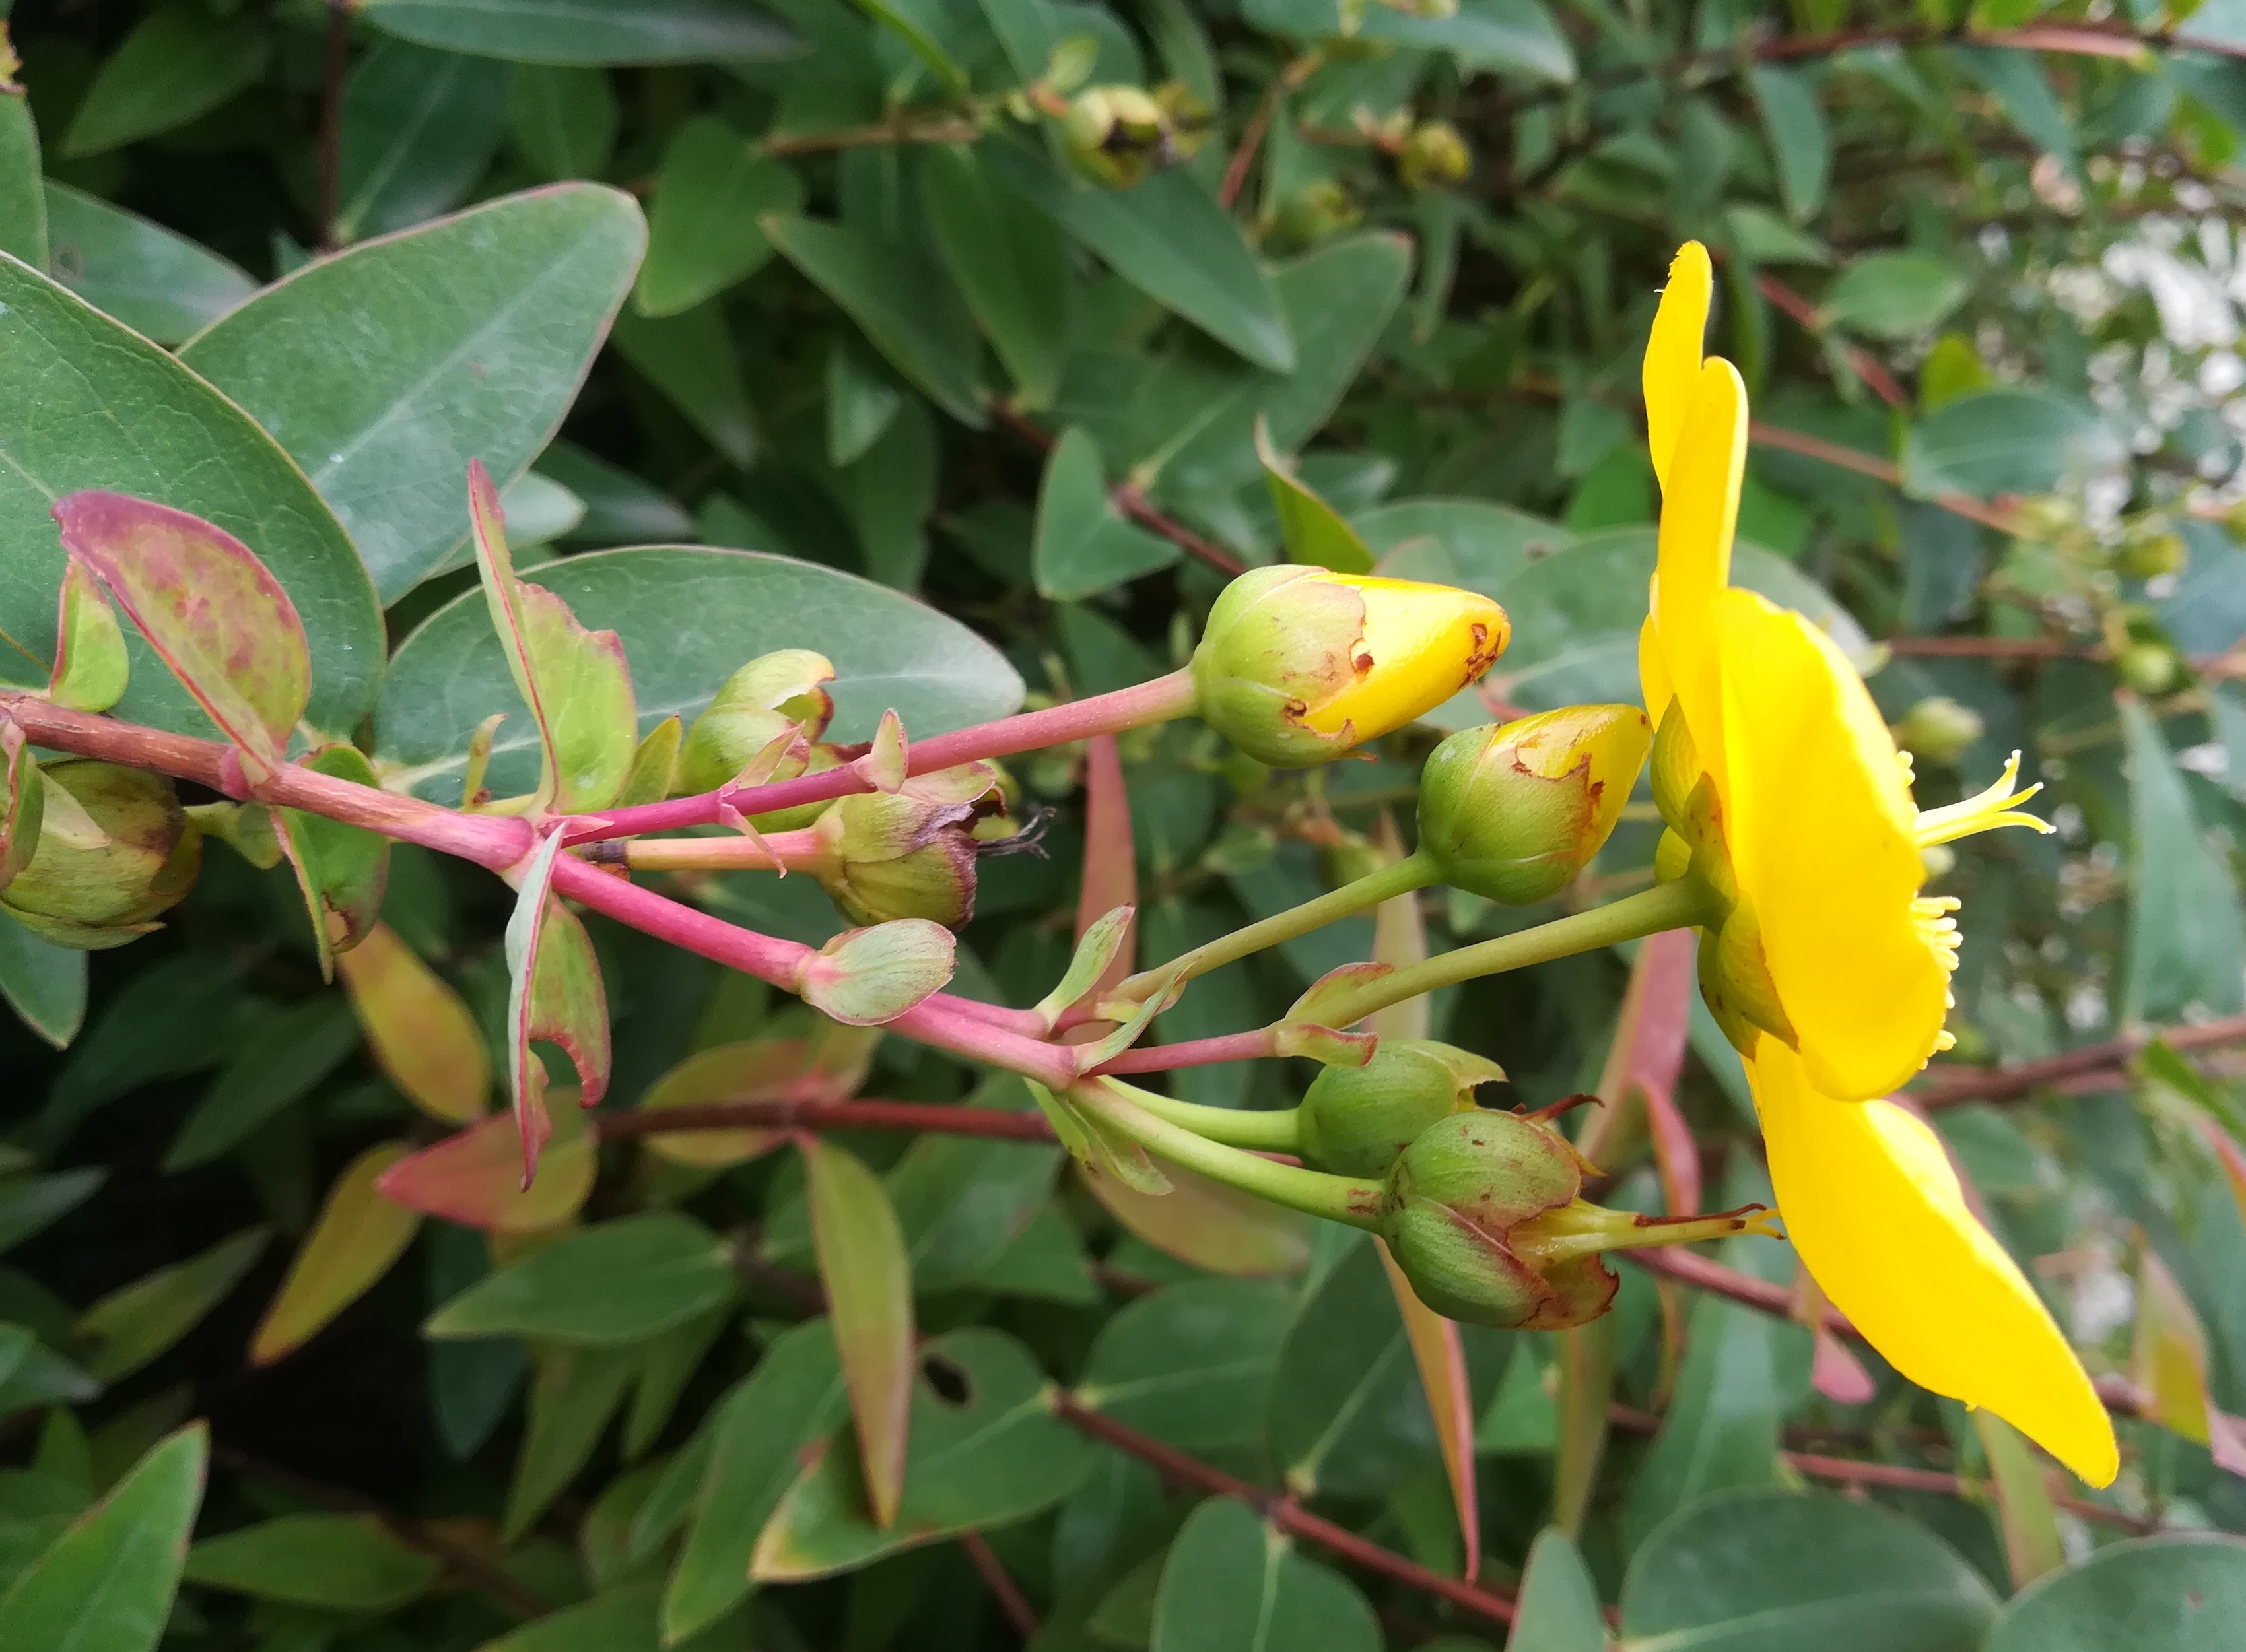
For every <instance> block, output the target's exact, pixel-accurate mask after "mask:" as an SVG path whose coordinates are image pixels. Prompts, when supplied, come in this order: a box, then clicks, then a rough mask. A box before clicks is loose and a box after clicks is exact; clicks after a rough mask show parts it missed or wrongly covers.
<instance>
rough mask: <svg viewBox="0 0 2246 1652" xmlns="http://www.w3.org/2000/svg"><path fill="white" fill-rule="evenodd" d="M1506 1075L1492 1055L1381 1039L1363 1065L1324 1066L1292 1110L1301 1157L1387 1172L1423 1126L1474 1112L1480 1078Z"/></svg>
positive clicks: (1348, 1172) (1349, 1169) (1346, 1170)
mask: <svg viewBox="0 0 2246 1652" xmlns="http://www.w3.org/2000/svg"><path fill="white" fill-rule="evenodd" d="M1504 1077H1505V1069H1504V1068H1502V1067H1501V1066H1499V1065H1498V1064H1496V1063H1495V1062H1494V1061H1490V1060H1487V1059H1486V1058H1485V1057H1480V1056H1477V1055H1475V1054H1474V1053H1473V1052H1472V1051H1471V1050H1460V1049H1458V1048H1456V1047H1455V1046H1453V1045H1451V1044H1437V1043H1435V1042H1434V1041H1433V1040H1432V1039H1426V1038H1384V1039H1382V1040H1381V1041H1380V1045H1379V1048H1378V1049H1377V1050H1374V1051H1373V1053H1372V1059H1371V1061H1369V1062H1367V1063H1365V1065H1364V1066H1362V1067H1327V1068H1324V1069H1322V1070H1321V1071H1319V1073H1318V1076H1317V1078H1314V1079H1312V1080H1311V1081H1310V1089H1309V1091H1307V1092H1305V1093H1304V1095H1303V1105H1302V1111H1301V1112H1300V1113H1299V1114H1298V1115H1297V1119H1298V1123H1297V1131H1298V1135H1297V1141H1298V1142H1299V1144H1300V1146H1301V1150H1302V1155H1303V1159H1304V1161H1305V1162H1307V1163H1309V1164H1310V1165H1312V1166H1315V1167H1317V1169H1319V1170H1325V1171H1331V1172H1332V1173H1334V1174H1336V1175H1338V1176H1385V1175H1386V1174H1387V1173H1388V1168H1389V1166H1392V1165H1393V1164H1394V1163H1395V1162H1396V1156H1397V1155H1398V1154H1399V1153H1400V1152H1403V1151H1404V1150H1405V1148H1406V1147H1407V1146H1410V1145H1411V1144H1412V1141H1413V1140H1415V1139H1417V1138H1418V1137H1419V1134H1420V1133H1421V1132H1424V1131H1425V1130H1426V1128H1427V1126H1428V1125H1432V1124H1433V1123H1434V1122H1435V1121H1436V1120H1438V1119H1440V1118H1449V1117H1450V1116H1451V1115H1452V1114H1453V1113H1455V1112H1473V1111H1474V1087H1475V1086H1476V1085H1478V1084H1494V1083H1496V1082H1497V1081H1498V1080H1500V1079H1502V1078H1504Z"/></svg>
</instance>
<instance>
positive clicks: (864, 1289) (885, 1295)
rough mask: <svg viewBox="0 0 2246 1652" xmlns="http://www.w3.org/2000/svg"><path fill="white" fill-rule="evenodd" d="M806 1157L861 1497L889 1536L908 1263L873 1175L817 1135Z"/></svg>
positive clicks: (909, 1343) (906, 1359)
mask: <svg viewBox="0 0 2246 1652" xmlns="http://www.w3.org/2000/svg"><path fill="white" fill-rule="evenodd" d="M803 1160H804V1166H805V1169H806V1171H807V1183H808V1190H809V1194H810V1203H811V1238H812V1244H813V1247H814V1248H815V1249H816V1250H817V1252H818V1255H819V1277H820V1282H821V1283H822V1284H823V1285H824V1286H825V1287H826V1288H827V1316H828V1318H829V1319H831V1320H832V1321H833V1322H834V1346H835V1348H836V1349H837V1350H838V1351H839V1352H840V1353H841V1356H842V1378H843V1382H844V1383H845V1384H846V1385H847V1387H848V1389H849V1390H850V1414H851V1416H852V1417H853V1418H854V1420H855V1421H856V1423H857V1435H858V1460H859V1465H860V1467H861V1470H862V1472H863V1473H864V1475H865V1479H866V1499H867V1502H868V1505H869V1506H871V1508H872V1510H873V1514H874V1523H875V1525H876V1526H880V1527H881V1529H882V1530H883V1531H887V1530H888V1529H889V1527H890V1526H893V1525H894V1524H895V1521H896V1517H897V1502H898V1499H900V1498H901V1497H902V1496H903V1494H904V1484H905V1445H906V1437H907V1422H908V1417H909V1413H910V1410H911V1405H912V1388H913V1299H912V1257H911V1255H910V1254H909V1253H908V1252H907V1251H906V1249H905V1241H904V1234H903V1232H902V1230H901V1229H900V1228H899V1227H898V1226H897V1214H896V1211H895V1209H894V1208H893V1207H891V1206H890V1204H889V1195H888V1190H887V1189H886V1188H884V1187H883V1186H881V1178H880V1177H878V1176H876V1175H875V1173H873V1172H872V1171H870V1170H868V1169H867V1168H866V1166H864V1165H863V1164H862V1163H861V1162H860V1161H859V1160H858V1159H855V1158H853V1157H852V1156H851V1155H850V1154H849V1153H847V1152H844V1151H843V1150H842V1149H841V1148H840V1147H837V1146H833V1145H832V1144H831V1143H828V1142H824V1141H821V1140H820V1139H818V1138H817V1137H814V1136H807V1137H806V1138H805V1139H804V1141H803Z"/></svg>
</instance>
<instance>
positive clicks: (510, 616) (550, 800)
mask: <svg viewBox="0 0 2246 1652" xmlns="http://www.w3.org/2000/svg"><path fill="white" fill-rule="evenodd" d="M468 506H469V513H470V515H471V517H472V519H473V524H474V534H475V541H476V565H477V568H479V570H480V572H481V574H482V576H483V588H484V599H485V601H486V602H487V604H488V605H489V607H490V609H491V619H492V625H493V629H495V630H497V631H498V633H499V636H500V642H501V643H502V644H503V645H504V646H505V648H506V649H507V666H508V669H509V670H510V671H511V672H512V673H513V675H514V686H515V689H516V691H517V692H519V693H520V694H521V696H522V699H523V703H524V704H526V705H527V706H528V707H529V708H530V715H531V717H532V719H533V720H534V722H535V723H536V724H537V725H538V734H539V739H540V742H541V745H542V747H543V751H544V758H545V760H544V762H543V764H542V765H541V768H540V771H539V778H538V792H537V799H538V802H539V804H540V806H541V807H547V806H550V807H553V808H555V809H558V810H560V811H561V812H563V813H565V814H574V813H577V812H581V811H583V810H587V809H598V808H603V807H605V806H608V805H609V804H610V803H612V802H614V801H615V800H616V793H617V792H621V791H622V790H623V785H624V779H625V777H626V776H627V775H629V774H630V772H631V764H632V755H633V752H634V751H635V750H636V747H637V746H638V744H639V719H638V715H637V712H636V710H635V708H634V705H633V700H632V684H631V674H630V671H629V670H627V669H626V667H625V664H624V653H623V643H622V642H618V641H617V639H616V633H615V632H614V631H589V630H587V629H585V628H584V627H583V626H582V625H580V624H578V623H577V619H576V616H575V615H573V614H571V613H570V612H569V605H568V603H567V602H563V601H562V600H561V598H560V597H559V596H556V595H555V594H554V593H553V592H551V591H549V590H548V589H547V588H545V587H544V586H542V585H530V584H526V583H525V582H524V581H522V580H521V579H519V578H517V577H516V575H515V572H514V562H513V561H512V560H511V559H510V558H509V557H508V555H507V522H506V518H505V516H504V515H503V514H502V513H501V512H500V502H499V492H498V490H497V489H496V488H494V487H493V486H492V479H491V476H490V474H489V473H488V472H487V471H486V470H485V469H484V467H483V462H482V461H481V460H480V459H471V460H470V461H469V464H468Z"/></svg>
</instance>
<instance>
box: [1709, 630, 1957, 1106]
mask: <svg viewBox="0 0 2246 1652" xmlns="http://www.w3.org/2000/svg"><path fill="white" fill-rule="evenodd" d="M1715 608H1716V634H1717V637H1718V644H1717V646H1718V649H1719V651H1720V652H1721V654H1722V656H1723V661H1724V670H1723V699H1724V728H1725V733H1724V738H1725V751H1726V753H1727V768H1726V770H1725V780H1724V781H1723V782H1722V784H1723V785H1724V787H1725V790H1724V794H1723V795H1724V804H1725V836H1726V840H1727V842H1728V843H1729V845H1730V847H1731V853H1732V869H1733V871H1734V872H1735V873H1736V874H1737V875H1738V878H1739V892H1740V894H1742V895H1743V896H1744V897H1745V898H1746V900H1747V901H1751V902H1752V903H1753V907H1754V911H1755V915H1756V917H1757V918H1758V919H1759V921H1760V923H1761V927H1762V945H1763V958H1764V962H1765V963H1766V965H1767V966H1768V968H1769V970H1770V978H1771V982H1772V984H1773V986H1774V987H1775V988H1776V989H1777V990H1778V997H1779V1002H1780V1004H1782V1005H1783V1006H1784V1007H1785V1010H1786V1017H1787V1021H1788V1022H1789V1023H1792V1025H1793V1030H1794V1032H1795V1033H1796V1035H1797V1036H1798V1038H1799V1043H1798V1044H1797V1046H1796V1047H1797V1048H1798V1049H1799V1050H1800V1052H1801V1057H1802V1060H1803V1062H1804V1063H1805V1064H1807V1069H1808V1073H1809V1078H1810V1081H1811V1082H1812V1083H1814V1084H1816V1086H1817V1087H1818V1089H1819V1090H1821V1091H1823V1092H1824V1093H1825V1094H1827V1095H1828V1096H1839V1097H1841V1098H1845V1099H1848V1100H1850V1101H1861V1100H1864V1099H1866V1098H1869V1097H1873V1096H1883V1095H1885V1094H1887V1093H1888V1092H1889V1091H1892V1090H1895V1089H1896V1088H1898V1087H1899V1086H1900V1085H1901V1084H1902V1083H1903V1082H1904V1080H1906V1079H1908V1078H1909V1077H1910V1076H1911V1075H1912V1074H1913V1073H1915V1072H1916V1071H1918V1070H1919V1068H1920V1067H1921V1066H1922V1065H1923V1064H1924V1063H1925V1061H1926V1058H1927V1057H1928V1056H1930V1055H1931V1054H1932V1053H1933V1051H1934V1045H1935V1041H1936V1038H1937V1037H1939V1036H1940V1034H1941V1031H1942V1020H1943V1012H1944V1010H1945V1008H1946V1006H1947V1000H1948V996H1949V988H1950V976H1949V970H1948V969H1946V968H1945V967H1944V964H1943V960H1942V958H1941V957H1940V956H1939V955H1936V952H1935V950H1934V948H1932V947H1931V946H1930V945H1929V943H1928V942H1927V939H1926V937H1925V935H1924V933H1923V928H1922V926H1921V921H1920V920H1919V918H1918V916H1917V915H1916V914H1915V913H1914V911H1913V909H1912V906H1911V902H1912V901H1913V899H1914V898H1915V897H1916V895H1917V894H1918V887H1919V884H1920V883H1921V881H1922V880H1923V879H1924V877H1925V875H1926V874H1925V868H1924V866H1923V862H1922V861H1921V860H1920V859H1919V854H1918V842H1917V838H1916V822H1917V816H1916V812H1914V811H1913V809H1912V808H1911V803H1910V793H1909V790H1908V789H1907V788H1906V787H1905V785H1903V779H1902V767H1901V765H1899V764H1898V763H1897V761H1896V759H1895V743H1894V741H1893V740H1892V739H1891V738H1889V735H1888V731H1887V725H1886V724H1884V723H1882V721H1881V720H1880V715H1879V712H1878V711H1877V710H1875V709H1874V707H1873V705H1872V698H1871V696H1870V695H1869V694H1868V693H1867V692H1866V691H1865V689H1864V683H1863V679H1862V678H1861V677H1859V676H1857V675H1856V673H1855V668H1854V667H1852V666H1851V665H1849V663H1848V660H1847V658H1846V656H1843V655H1842V654H1841V651H1840V649H1837V648H1835V647H1834V645H1833V643H1832V641H1831V639H1829V638H1828V637H1827V636H1826V635H1825V634H1824V633H1823V632H1822V631H1821V630H1819V629H1817V628H1816V627H1814V626H1813V625H1811V624H1810V623H1809V622H1807V620H1805V619H1803V618H1802V617H1801V616H1800V615H1799V614H1795V613H1793V612H1792V611H1791V610H1789V609H1787V608H1777V607H1773V605H1772V604H1771V603H1769V602H1766V601H1764V600H1763V599H1762V598H1761V597H1759V596H1758V595H1755V594H1754V593H1753V592H1752V591H1739V590H1728V591H1725V592H1724V593H1723V594H1722V595H1720V596H1719V598H1718V599H1717V602H1716V604H1715ZM1680 691H1681V690H1680ZM1685 710H1686V715H1687V716H1688V717H1689V716H1690V715H1691V703H1690V702H1689V701H1688V702H1687V703H1686V707H1685ZM1698 730H1699V724H1698V723H1697V722H1696V723H1695V724H1693V731H1694V732H1695V733H1696V734H1697V733H1698Z"/></svg>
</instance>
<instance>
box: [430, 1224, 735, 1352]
mask: <svg viewBox="0 0 2246 1652" xmlns="http://www.w3.org/2000/svg"><path fill="white" fill-rule="evenodd" d="M732 1293H733V1264H732V1247H731V1246H730V1245H729V1244H727V1243H726V1242H725V1241H723V1240H721V1239H719V1238H718V1236H717V1235H716V1234H712V1233H711V1231H710V1230H709V1229H708V1228H706V1227H704V1226H703V1225H702V1224H701V1223H700V1222H698V1221H696V1220H693V1219H692V1218H691V1217H688V1216H682V1215H680V1214H677V1212H675V1211H656V1212H653V1213H651V1214H647V1215H642V1216H627V1217H624V1218H623V1219H622V1220H617V1221H610V1222H602V1223H599V1224H598V1225H596V1226H595V1227H586V1228H582V1229H580V1230H578V1231H577V1232H575V1233H573V1234H565V1235H563V1236H562V1237H561V1238H559V1239H556V1240H555V1241H554V1242H553V1243H551V1244H549V1245H547V1246H544V1247H541V1248H540V1249H538V1250H534V1251H533V1252H532V1253H531V1254H529V1255H527V1256H526V1257H524V1258H523V1259H522V1260H521V1261H517V1262H510V1263H508V1264H507V1266H506V1267H504V1268H500V1269H498V1270H497V1271H496V1272H493V1273H491V1274H488V1275H485V1277H484V1278H483V1279H481V1280H480V1281H478V1282H477V1283H475V1284H473V1285H471V1286H470V1287H469V1288H467V1289H466V1290H465V1291H463V1292H462V1293H461V1294H460V1295H458V1296H455V1297H454V1298H453V1300H452V1301H451V1302H446V1304H445V1305H444V1306H443V1307H442V1308H440V1309H438V1310H437V1312H436V1313H434V1314H432V1315H430V1318H429V1322H428V1323H427V1325H426V1326H425V1328H424V1329H425V1331H426V1333H427V1334H428V1335H429V1336H441V1337H463V1336H527V1337H532V1338H536V1339H540V1340H543V1341H547V1342H552V1343H567V1344H568V1345H570V1346H573V1347H580V1348H598V1349H610V1348H622V1347H623V1346H624V1345H625V1344H628V1343H636V1342H638V1341H640V1340H641V1339H643V1338H644V1337H650V1336H657V1335H659V1334H660V1333H662V1332H664V1331H667V1330H670V1329H672V1328H673V1327H675V1326H678V1325H683V1324H684V1323H685V1322H687V1321H688V1320H691V1319H693V1318H695V1317H697V1316H698V1315H702V1314H704V1313H707V1312H708V1311H709V1310H710V1309H713V1308H715V1307H717V1306H718V1304H719V1303H721V1302H725V1301H726V1300H727V1299H728V1298H730V1297H731V1296H732Z"/></svg>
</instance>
